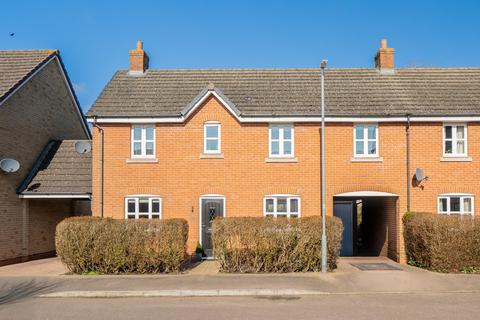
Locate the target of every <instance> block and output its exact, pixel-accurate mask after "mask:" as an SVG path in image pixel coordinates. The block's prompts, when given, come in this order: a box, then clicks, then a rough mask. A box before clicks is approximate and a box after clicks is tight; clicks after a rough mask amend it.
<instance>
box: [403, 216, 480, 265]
mask: <svg viewBox="0 0 480 320" xmlns="http://www.w3.org/2000/svg"><path fill="white" fill-rule="evenodd" d="M403 224H404V231H403V233H404V238H405V250H406V254H407V258H408V260H409V264H411V265H414V266H417V267H422V268H426V269H429V270H433V271H439V272H480V220H479V219H478V218H476V219H471V217H459V216H445V215H438V214H431V213H406V214H405V215H404V217H403Z"/></svg>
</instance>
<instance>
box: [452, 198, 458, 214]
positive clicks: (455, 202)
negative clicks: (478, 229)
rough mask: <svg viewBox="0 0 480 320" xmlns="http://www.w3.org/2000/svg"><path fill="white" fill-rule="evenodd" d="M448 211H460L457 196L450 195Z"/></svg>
mask: <svg viewBox="0 0 480 320" xmlns="http://www.w3.org/2000/svg"><path fill="white" fill-rule="evenodd" d="M450 211H452V212H460V198H459V197H451V198H450Z"/></svg>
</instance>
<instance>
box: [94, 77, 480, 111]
mask: <svg viewBox="0 0 480 320" xmlns="http://www.w3.org/2000/svg"><path fill="white" fill-rule="evenodd" d="M209 83H213V84H214V86H215V88H216V89H218V90H220V91H221V92H222V93H223V94H224V95H225V96H226V97H227V98H228V99H229V100H230V101H231V102H232V103H233V104H234V105H235V106H236V107H237V108H238V110H239V111H240V113H241V115H242V116H245V117H247V116H281V115H285V116H286V115H288V116H297V115H298V116H318V114H319V106H320V70H319V69H211V70H147V72H146V73H145V74H144V75H143V76H133V75H129V73H128V71H125V70H123V71H117V72H116V73H115V75H114V76H113V78H112V79H111V80H110V82H109V83H108V84H107V85H106V87H105V89H104V90H103V92H102V93H101V94H100V96H99V97H98V99H97V101H96V102H95V103H94V105H93V106H92V108H91V109H90V111H89V112H88V113H87V115H88V116H90V117H91V116H98V117H102V116H118V117H124V116H133V117H135V116H139V117H140V116H179V115H180V113H181V111H182V109H183V108H185V106H187V105H188V104H189V103H190V102H191V101H192V100H193V99H194V98H195V97H196V96H198V94H199V93H200V92H201V91H202V90H205V88H206V87H207V86H208V84H209ZM325 85H326V93H325V99H326V113H327V115H328V116H355V117H359V116H400V115H405V114H406V113H409V114H411V115H414V116H415V115H416V116H449V115H451V116H453V115H480V68H452V69H450V68H438V69H435V68H408V69H396V70H395V73H394V74H385V73H383V74H381V73H380V72H379V71H378V70H377V69H374V68H370V69H327V70H326V75H325Z"/></svg>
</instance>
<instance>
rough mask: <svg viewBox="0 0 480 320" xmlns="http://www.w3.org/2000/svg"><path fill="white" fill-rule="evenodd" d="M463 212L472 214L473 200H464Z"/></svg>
mask: <svg viewBox="0 0 480 320" xmlns="http://www.w3.org/2000/svg"><path fill="white" fill-rule="evenodd" d="M463 211H465V212H472V198H463Z"/></svg>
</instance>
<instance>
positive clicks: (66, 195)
mask: <svg viewBox="0 0 480 320" xmlns="http://www.w3.org/2000/svg"><path fill="white" fill-rule="evenodd" d="M18 197H19V198H23V199H91V198H92V195H91V194H88V193H38V194H20V195H18Z"/></svg>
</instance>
